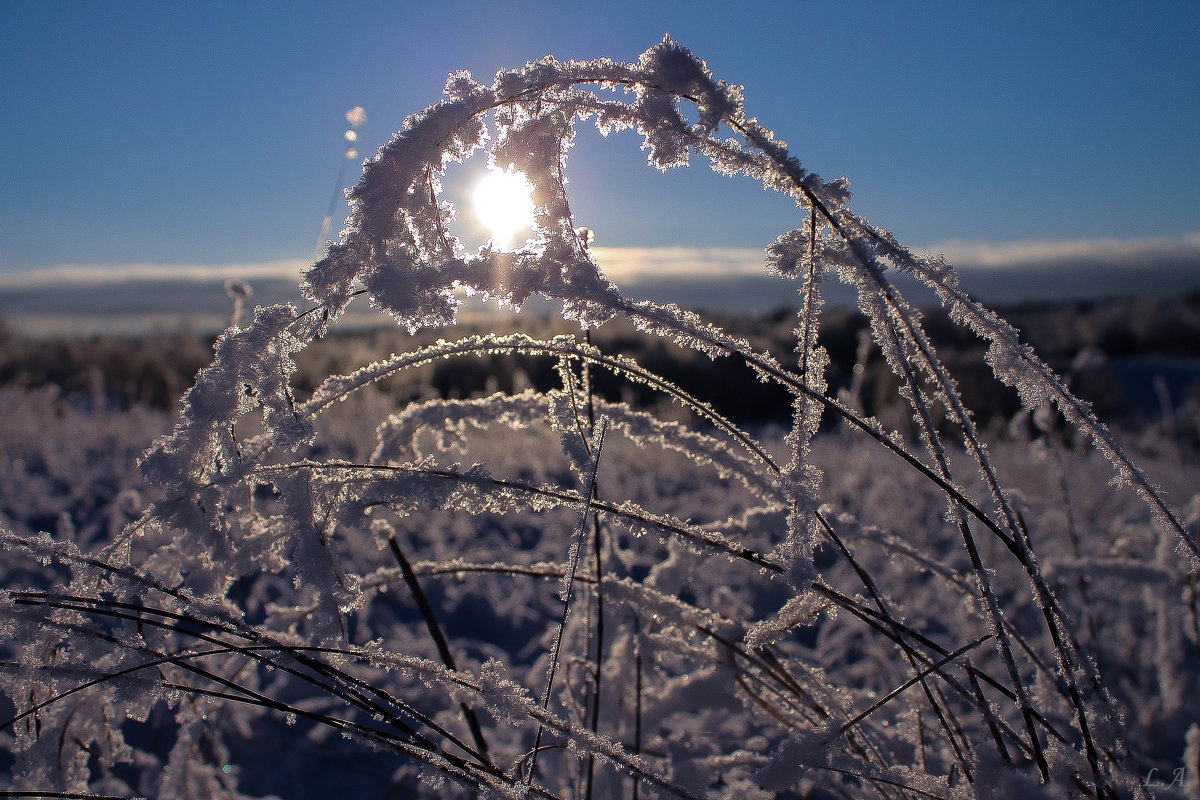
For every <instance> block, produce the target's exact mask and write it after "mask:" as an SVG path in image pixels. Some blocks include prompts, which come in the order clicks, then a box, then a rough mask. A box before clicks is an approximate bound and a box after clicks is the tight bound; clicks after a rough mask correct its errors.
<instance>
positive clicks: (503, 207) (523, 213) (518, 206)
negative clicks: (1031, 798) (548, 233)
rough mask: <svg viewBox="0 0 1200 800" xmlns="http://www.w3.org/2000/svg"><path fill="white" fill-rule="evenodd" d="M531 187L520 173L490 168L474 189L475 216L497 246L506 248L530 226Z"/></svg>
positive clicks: (532, 220) (531, 208) (532, 219)
mask: <svg viewBox="0 0 1200 800" xmlns="http://www.w3.org/2000/svg"><path fill="white" fill-rule="evenodd" d="M532 193H533V186H532V185H531V184H530V183H529V180H528V179H527V178H526V177H525V175H524V174H523V173H521V172H510V171H505V170H500V169H497V168H494V167H493V168H489V170H488V172H487V174H486V175H484V176H483V178H481V179H480V181H479V183H478V184H476V186H475V195H474V201H475V216H476V217H477V218H478V219H479V221H480V222H481V223H482V224H483V226H484V227H485V228H487V229H488V230H489V231H491V233H492V241H493V242H494V243H495V245H496V246H497V247H507V246H508V245H509V244H510V243H511V242H512V238H513V236H514V235H516V233H517V232H518V231H521V230H523V229H525V228H528V227H529V226H531V225H532V224H533V222H534V217H533V197H532V196H531V195H532Z"/></svg>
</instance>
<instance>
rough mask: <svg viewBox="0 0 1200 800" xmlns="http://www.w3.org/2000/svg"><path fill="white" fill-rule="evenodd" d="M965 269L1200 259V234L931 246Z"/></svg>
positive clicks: (1147, 262) (1129, 265) (956, 243)
mask: <svg viewBox="0 0 1200 800" xmlns="http://www.w3.org/2000/svg"><path fill="white" fill-rule="evenodd" d="M927 249H928V250H930V251H932V252H935V253H943V254H945V256H946V260H947V261H948V262H950V263H951V264H953V265H954V266H956V267H961V268H964V269H970V268H988V269H1004V268H1012V267H1030V266H1038V265H1050V264H1055V263H1068V262H1074V263H1079V262H1094V263H1102V264H1110V265H1113V266H1127V267H1130V268H1136V267H1139V266H1147V265H1153V264H1155V263H1161V262H1163V261H1165V260H1171V261H1180V260H1188V261H1192V260H1200V233H1191V234H1187V235H1184V236H1179V237H1170V238H1169V237H1146V238H1140V239H1115V238H1112V239H1109V238H1102V239H1071V240H1065V241H1051V240H1033V241H1023V242H966V241H954V240H951V241H947V242H943V243H941V244H938V245H934V246H932V247H929V248H927Z"/></svg>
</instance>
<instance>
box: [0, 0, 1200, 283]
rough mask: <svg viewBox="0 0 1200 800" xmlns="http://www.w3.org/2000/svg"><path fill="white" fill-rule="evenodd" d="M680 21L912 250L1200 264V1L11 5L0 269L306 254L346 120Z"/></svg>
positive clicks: (597, 205)
mask: <svg viewBox="0 0 1200 800" xmlns="http://www.w3.org/2000/svg"><path fill="white" fill-rule="evenodd" d="M665 32H670V34H671V35H672V37H673V38H675V39H676V40H678V41H680V42H681V43H683V44H684V45H686V46H687V47H689V48H691V49H692V50H693V51H694V52H696V53H697V54H698V55H699V56H701V57H702V58H704V59H706V60H707V62H708V64H709V67H710V68H711V69H712V70H713V72H714V73H715V74H716V76H717V77H718V78H722V79H725V80H728V81H730V82H733V83H741V84H744V85H745V86H746V99H747V107H748V109H749V110H750V111H751V112H752V113H754V114H756V115H757V116H758V117H759V118H760V120H761V121H762V122H763V123H764V124H765V125H767V127H769V128H771V129H773V130H774V131H776V133H777V134H778V135H779V136H781V137H782V138H784V139H786V140H787V141H788V142H789V144H790V146H791V148H792V151H793V153H794V154H795V155H797V156H798V157H799V158H800V160H801V161H802V162H803V163H804V164H805V166H806V167H808V168H809V169H811V170H813V171H815V172H818V173H820V174H821V175H822V176H824V177H835V176H839V175H845V176H848V177H849V178H850V180H851V184H852V189H853V190H854V193H855V207H856V208H857V210H858V211H859V212H860V213H863V214H865V215H866V216H867V217H868V218H870V219H871V220H872V221H873V222H875V223H877V224H880V225H883V226H884V227H887V228H889V229H891V230H892V231H893V232H894V233H895V234H896V235H897V236H899V237H900V238H901V240H903V241H905V242H907V243H909V244H911V245H913V246H916V247H918V248H921V247H932V248H935V249H945V250H947V252H948V253H949V254H950V255H951V256H952V257H953V256H954V255H955V253H959V254H967V255H966V258H968V259H970V258H973V257H974V256H971V255H970V254H971V253H975V254H978V253H980V252H989V253H992V254H995V253H1001V252H1010V253H1017V254H1018V255H1017V256H1013V258H1019V256H1020V254H1021V253H1024V252H1025V251H1023V250H1022V249H1021V246H1022V243H1026V244H1028V246H1029V248H1032V251H1037V252H1044V251H1045V250H1046V248H1051V249H1053V247H1058V248H1059V249H1060V250H1061V248H1063V247H1068V249H1069V247H1072V246H1073V247H1076V248H1077V249H1079V250H1080V252H1107V251H1108V250H1111V248H1108V246H1107V245H1106V244H1105V243H1106V242H1107V243H1109V244H1110V245H1111V244H1112V240H1119V242H1120V244H1121V246H1122V247H1125V248H1126V249H1128V248H1129V247H1133V248H1134V249H1135V250H1136V249H1137V243H1138V242H1148V243H1152V244H1153V245H1154V246H1155V247H1160V248H1161V247H1168V248H1170V247H1172V246H1175V245H1177V246H1178V247H1179V248H1182V249H1183V250H1184V251H1187V252H1188V253H1193V252H1194V251H1200V241H1197V238H1196V236H1195V234H1196V233H1197V232H1198V231H1200V144H1198V143H1200V45H1197V42H1200V3H1197V2H1195V0H1184V1H1182V2H1172V1H1166V0H1164V1H1163V2H1154V3H1148V4H1139V5H1135V4H1132V3H1108V2H1086V3H1085V2H1069V3H1068V2H1002V3H1001V2H996V3H983V2H980V3H976V2H970V3H964V2H913V3H892V2H886V3H885V2H858V3H830V2H807V0H793V1H792V2H764V3H758V4H754V5H752V6H747V7H745V8H744V9H743V10H737V9H735V7H734V6H733V5H732V4H729V3H725V2H723V3H715V2H688V3H683V2H680V3H667V2H659V3H655V2H646V1H643V2H626V1H625V0H619V1H618V2H608V3H605V4H603V5H596V4H562V3H549V2H525V3H521V2H515V3H497V2H453V1H452V0H450V1H448V2H441V3H408V2H390V3H385V2H339V3H316V2H289V3H257V2H236V3H235V2H209V3H187V4H185V3H173V2H159V3H149V2H103V3H101V2H95V3H83V2H70V3H68V2H60V1H58V0H38V2H26V1H25V0H9V1H8V2H6V3H5V5H4V24H3V31H2V32H0V74H2V75H3V76H4V80H3V81H2V82H0V120H2V122H3V124H2V125H0V187H2V188H0V204H2V206H0V216H2V218H3V220H4V224H3V225H2V226H0V273H20V272H26V271H29V270H34V269H43V268H50V267H60V266H63V265H74V266H78V265H93V266H97V267H105V266H110V267H112V268H114V270H115V268H116V267H119V266H122V265H128V264H143V265H178V269H180V270H184V269H186V268H187V267H186V266H185V265H222V264H257V263H260V262H289V263H291V262H303V261H305V260H308V259H309V258H310V257H311V254H312V252H313V248H314V245H315V244H316V242H317V238H318V232H319V230H320V225H321V219H322V217H323V216H324V215H325V211H326V208H327V206H328V204H329V200H330V196H331V191H332V190H333V189H334V182H335V178H336V176H337V173H338V167H339V165H340V160H341V151H342V147H343V142H342V140H341V135H342V131H343V129H344V128H345V121H344V119H343V114H344V113H345V111H346V110H347V109H348V108H350V107H352V106H356V105H360V106H363V107H364V108H365V109H366V112H367V116H368V119H367V122H366V124H365V125H364V126H363V127H362V129H361V139H360V142H359V149H360V151H361V152H362V153H363V154H369V153H371V152H372V151H373V150H374V148H375V147H377V146H378V145H380V144H382V143H383V142H385V141H387V139H388V137H389V136H390V134H391V132H392V131H393V130H395V129H396V128H398V127H399V126H400V124H401V122H402V120H403V118H404V117H405V115H407V114H409V113H411V112H413V111H416V110H419V109H421V108H422V107H424V106H426V105H428V104H430V103H433V102H435V101H437V100H438V98H439V95H440V91H441V87H442V85H443V83H444V81H445V77H446V75H447V73H449V72H450V71H452V70H455V69H460V68H467V69H470V70H471V71H472V72H473V73H474V74H475V75H476V77H477V78H481V79H482V78H488V77H490V76H491V74H492V73H493V72H494V71H495V70H496V69H497V68H499V67H504V66H518V65H520V64H521V63H524V62H525V61H528V60H530V59H533V58H537V57H539V56H541V55H544V54H546V53H553V54H555V55H556V56H558V57H560V58H589V57H595V56H601V55H604V56H610V57H613V58H618V59H623V60H631V59H635V58H636V57H637V55H638V54H639V53H640V52H641V51H642V50H644V49H645V48H647V47H649V46H651V45H652V44H654V43H655V42H657V41H658V40H659V39H661V37H662V35H663V34H664V33H665ZM570 166H571V172H570V174H571V177H572V189H573V191H574V194H573V195H572V202H573V207H574V208H575V209H576V211H577V213H578V215H579V217H580V219H579V222H580V224H586V225H589V226H590V227H593V228H595V229H596V231H597V235H598V240H597V245H601V246H607V247H611V248H639V250H636V251H635V250H629V251H627V252H628V253H635V252H643V251H644V250H646V249H655V248H663V247H675V248H685V249H686V248H697V249H707V248H715V247H722V248H733V249H739V248H740V249H742V250H744V251H745V252H750V249H751V248H762V247H763V246H765V245H766V244H767V243H768V242H769V241H770V240H771V239H773V238H774V237H775V236H776V235H778V234H779V233H781V232H783V231H784V230H786V229H787V228H789V227H791V226H793V225H794V224H795V219H794V217H793V210H792V208H791V206H790V204H789V203H788V202H786V201H785V200H784V199H783V198H780V197H771V196H769V195H767V194H765V193H764V192H763V191H762V190H761V189H759V188H757V187H756V186H753V185H750V184H748V183H745V182H740V183H739V182H730V181H729V180H728V179H724V178H720V177H718V176H716V175H714V174H711V173H709V172H708V171H707V169H706V168H703V167H699V166H697V167H693V168H692V169H690V170H687V171H681V172H672V173H668V174H666V175H662V174H660V173H658V172H656V171H654V170H652V169H649V168H647V167H646V166H645V160H644V157H643V155H642V154H641V153H639V151H638V141H637V139H636V138H635V137H634V136H633V135H632V134H625V135H623V136H622V137H619V138H618V137H613V140H610V141H603V140H601V139H599V137H598V136H594V135H589V136H584V137H583V138H582V141H581V143H580V145H579V146H578V147H577V149H576V153H575V155H574V156H573V158H572V162H571V165H570ZM356 171H357V165H355V166H354V167H353V168H352V169H351V170H350V172H351V173H355V172H356ZM353 177H354V175H353V174H351V176H350V179H351V180H352V179H353ZM338 221H340V217H339V219H338V220H335V229H336V223H337V222H338ZM1173 243H1174V244H1173ZM1006 247H1007V248H1008V249H1007V250H1005V248H1006ZM972 248H974V249H972ZM988 248H991V249H990V250H989V249H988ZM1038 248H1041V250H1038ZM1106 248H1107V250H1106ZM739 252H741V251H739ZM1035 255H1036V253H1035ZM1185 260H1186V259H1185ZM998 263H1000V265H1001V266H1002V265H1003V263H1004V262H1003V259H1001V261H1000V262H998ZM1196 280H1197V281H1198V282H1200V271H1198V272H1197V274H1196Z"/></svg>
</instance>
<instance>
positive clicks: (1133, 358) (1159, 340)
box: [0, 290, 1200, 443]
mask: <svg viewBox="0 0 1200 800" xmlns="http://www.w3.org/2000/svg"><path fill="white" fill-rule="evenodd" d="M998 310H999V312H1000V314H1001V315H1002V316H1003V317H1005V318H1006V319H1008V320H1009V321H1010V322H1012V323H1013V324H1014V325H1015V326H1016V327H1017V328H1018V329H1019V330H1020V331H1021V334H1022V337H1023V339H1024V340H1025V341H1027V342H1028V343H1029V344H1032V345H1033V347H1034V348H1035V349H1036V350H1037V351H1038V352H1039V353H1040V354H1041V355H1042V357H1043V358H1044V359H1046V360H1047V361H1048V363H1049V364H1050V365H1051V366H1052V367H1053V368H1054V369H1055V370H1056V371H1057V372H1058V373H1059V374H1060V375H1063V376H1064V377H1066V378H1067V379H1068V381H1069V382H1070V383H1071V386H1072V388H1073V390H1075V391H1076V392H1077V393H1078V394H1080V395H1081V396H1082V397H1084V398H1085V399H1087V400H1089V401H1091V402H1092V403H1093V404H1094V406H1095V408H1096V411H1097V413H1098V414H1099V415H1100V417H1101V418H1102V419H1105V420H1106V421H1109V422H1111V423H1114V424H1117V425H1120V426H1122V427H1126V428H1144V427H1146V426H1148V425H1155V426H1162V425H1169V426H1170V428H1171V430H1169V431H1168V432H1169V433H1172V434H1173V435H1176V436H1178V437H1179V438H1180V439H1181V440H1186V441H1191V442H1193V443H1195V442H1196V441H1197V439H1198V438H1200V434H1198V432H1197V427H1198V424H1200V290H1198V291H1194V292H1191V293H1189V294H1186V295H1181V296H1178V297H1174V298H1169V299H1133V298H1127V299H1109V300H1087V301H1074V302H1054V303H1052V304H1051V303H1048V304H1025V305H1019V306H1011V307H1005V308H1000V309H998ZM497 316H500V317H502V318H503V324H502V323H497V321H496V317H497ZM926 316H927V321H928V329H929V332H930V334H931V336H932V337H933V339H934V342H935V344H936V345H937V346H938V348H939V352H940V354H941V357H942V359H943V360H944V361H945V362H946V364H947V365H948V366H949V367H950V369H951V371H952V373H953V374H954V375H955V376H956V378H957V379H958V381H959V383H960V386H961V388H962V391H963V393H964V395H965V399H966V400H967V403H968V404H969V405H970V407H972V408H974V409H975V410H976V413H977V415H978V421H979V422H980V423H982V424H985V425H988V424H1008V423H1009V422H1010V421H1011V420H1012V418H1013V417H1014V415H1015V414H1016V413H1017V412H1018V410H1019V404H1018V402H1017V398H1016V393H1015V392H1011V391H1009V390H1007V389H1006V388H1004V387H1000V386H998V385H997V384H996V383H995V381H994V380H993V379H992V378H991V375H990V370H989V368H988V367H987V365H986V364H985V363H984V361H983V359H982V355H983V351H984V347H983V345H982V344H981V343H980V341H979V340H978V339H976V338H974V337H973V336H972V335H971V334H970V333H969V332H967V331H964V330H962V329H960V328H958V327H957V326H955V325H953V324H951V323H950V321H949V320H948V319H946V318H945V316H944V314H942V312H941V311H940V310H931V311H927V312H926ZM710 317H712V319H713V320H714V322H716V323H717V324H719V325H721V326H722V327H724V328H725V329H726V330H729V331H731V332H733V333H735V334H737V335H741V336H744V337H746V338H748V339H749V340H750V341H751V342H752V343H753V344H754V345H755V347H757V348H759V349H762V350H766V351H769V352H770V353H772V354H773V355H774V356H775V357H776V358H778V359H779V360H780V361H782V362H784V363H788V362H789V361H791V360H794V356H793V354H792V352H791V346H792V345H791V343H792V342H793V341H794V336H793V334H792V326H793V320H794V312H793V311H792V310H790V309H782V308H781V309H779V310H777V311H774V312H769V313H764V314H758V315H747V314H743V315H721V314H716V315H710ZM472 319H476V318H473V317H470V316H468V317H467V319H466V321H465V322H463V323H462V324H460V325H459V326H458V327H457V328H455V329H451V330H440V331H432V332H422V333H420V334H418V335H417V336H409V335H408V334H406V333H405V332H404V331H402V330H400V329H398V328H395V327H390V326H382V327H371V328H355V329H347V330H337V329H335V331H334V332H333V333H331V335H330V336H328V337H327V338H326V339H324V340H321V341H318V342H315V343H314V344H313V345H311V346H309V347H308V348H307V349H306V350H305V351H304V352H303V353H302V354H301V356H300V361H299V368H298V371H297V374H296V376H295V379H294V384H295V388H296V390H297V392H298V393H300V394H301V395H304V394H306V393H307V392H310V391H311V390H312V389H313V388H315V386H316V384H317V382H318V381H319V380H321V379H322V378H323V377H325V376H327V375H330V374H337V373H341V372H346V371H350V370H353V369H354V368H356V367H357V366H360V365H363V364H366V363H370V362H371V361H374V360H378V359H381V358H385V357H387V356H388V355H389V354H391V353H393V352H405V351H407V350H411V349H412V348H413V347H415V346H418V345H420V344H422V343H424V342H429V341H432V340H434V339H436V338H438V337H443V338H454V337H458V336H462V335H468V334H471V333H482V332H486V331H489V330H501V329H503V328H504V327H505V325H508V326H509V327H510V329H511V330H521V331H522V332H524V333H527V334H529V335H531V336H535V337H545V336H550V335H553V334H556V333H575V334H579V331H578V328H572V327H571V326H569V325H567V324H565V323H563V322H562V321H561V320H558V319H557V318H554V317H550V316H546V315H542V314H536V313H526V314H521V315H519V316H518V315H512V314H509V315H496V314H493V315H491V316H489V317H488V318H487V319H486V320H483V319H476V321H474V322H473V321H472ZM865 324H866V321H865V318H864V317H863V316H862V315H861V314H860V313H859V312H858V311H857V310H855V309H850V308H836V307H835V308H830V309H828V310H827V311H826V313H825V314H824V321H823V325H822V331H821V341H822V343H823V344H824V346H825V347H826V349H827V350H828V352H829V357H830V361H831V363H830V367H829V370H828V378H829V383H830V387H831V390H832V391H834V392H835V393H836V392H841V393H842V395H843V397H844V398H846V399H847V400H848V401H849V402H852V403H853V404H855V405H856V406H858V407H860V408H861V409H862V410H864V411H866V412H867V413H869V414H873V415H876V416H879V417H880V418H881V420H882V421H883V422H884V424H885V425H888V426H890V427H897V428H901V429H903V428H905V427H906V425H907V424H908V421H907V419H906V418H905V417H906V413H905V412H904V411H903V410H902V409H901V408H900V407H899V406H895V407H893V403H894V398H896V384H895V378H894V376H892V374H891V371H890V370H889V369H888V368H887V365H886V364H884V363H883V361H882V358H881V356H880V354H879V352H878V350H877V349H875V348H874V347H872V346H871V345H870V344H869V342H868V337H866V336H865V335H864V329H865ZM214 339H215V335H213V334H206V333H202V332H198V331H196V330H193V329H190V328H188V327H187V326H186V325H185V326H182V327H179V328H177V329H175V330H173V331H164V330H157V331H149V332H146V333H142V334H128V333H123V334H116V333H113V334H96V335H90V336H74V337H73V336H64V335H58V336H54V337H31V336H25V335H22V334H21V333H20V332H19V331H18V330H17V329H16V328H15V326H11V325H4V324H3V323H0V387H11V388H17V389H27V390H35V389H43V388H45V387H50V389H51V391H52V392H53V393H54V395H55V396H56V397H57V398H58V401H59V402H64V403H69V404H73V405H76V406H83V407H88V408H92V409H100V408H103V409H107V410H113V411H116V410H126V409H131V408H136V407H144V408H151V409H162V410H170V409H172V408H173V407H174V405H175V404H176V403H177V401H178V399H179V398H180V397H181V396H182V395H183V393H184V392H185V391H186V390H187V389H188V387H190V386H191V384H192V381H193V378H194V376H195V374H196V372H197V370H199V369H201V368H202V367H204V366H205V365H207V364H208V362H209V361H210V360H211V357H212V343H213V340H214ZM592 340H593V342H594V343H595V344H596V345H597V346H598V347H600V348H601V349H602V350H604V351H606V352H609V353H623V354H627V355H631V356H634V357H635V358H636V359H637V360H638V361H639V362H640V363H641V364H643V365H644V366H646V367H648V368H649V369H651V370H654V371H657V372H659V373H660V374H662V375H663V376H664V377H666V378H668V379H670V380H671V381H673V382H675V383H677V384H678V385H680V386H682V387H683V388H685V389H689V390H691V391H693V392H694V393H696V394H698V395H702V396H704V397H706V398H708V399H710V401H711V402H712V404H713V405H714V406H716V408H717V409H718V410H719V411H721V412H722V413H723V414H725V415H727V416H729V417H731V418H733V419H736V420H740V421H744V422H747V423H753V422H761V421H769V420H780V419H786V418H787V417H789V416H790V413H791V410H790V406H789V400H788V398H787V396H786V394H785V393H784V392H782V391H780V390H779V389H778V387H775V386H773V385H768V384H764V383H761V382H760V381H758V380H748V377H749V375H748V374H747V371H746V370H745V369H744V368H743V367H741V366H739V365H738V364H736V363H734V362H733V360H732V359H729V360H726V359H717V360H715V361H714V360H709V359H707V358H705V357H703V356H700V355H697V354H695V353H693V352H690V351H683V350H680V349H679V348H676V347H675V346H673V345H672V344H670V343H668V342H663V341H661V340H658V339H656V338H654V337H647V336H644V335H642V334H640V333H639V332H637V331H636V330H634V329H633V328H632V327H630V326H629V325H628V324H624V323H622V322H620V321H614V322H612V323H609V324H606V325H604V326H603V327H601V328H600V329H598V330H596V331H594V332H593V334H592ZM557 381H558V378H557V375H556V373H555V365H554V363H553V362H552V361H550V360H548V359H534V358H521V357H514V356H491V357H486V358H471V359H457V360H450V361H441V362H438V363H437V364H436V365H430V366H428V367H425V368H423V369H421V370H417V371H412V372H406V374H405V378H404V382H403V383H391V384H388V383H385V384H384V385H383V386H382V387H381V389H382V390H383V391H384V392H386V393H388V394H391V395H392V396H393V397H394V399H395V401H396V402H398V403H403V402H407V401H410V400H412V399H416V398H420V397H428V396H441V397H470V396H476V395H481V394H486V393H490V392H494V391H498V390H503V391H513V390H518V391H519V390H520V389H521V388H523V387H525V386H533V387H536V388H539V389H545V388H548V387H550V386H553V385H556V384H557ZM595 382H596V387H597V389H598V391H599V392H600V393H601V394H603V395H605V396H607V397H610V398H612V399H624V400H628V401H630V402H632V403H634V404H635V405H641V406H645V405H648V404H652V403H655V402H659V399H658V398H657V397H656V396H654V395H653V394H652V392H651V391H650V390H649V389H647V388H646V387H641V386H636V385H631V384H629V383H628V382H625V381H622V380H619V379H617V378H615V377H613V376H611V375H608V374H606V373H598V374H597V375H596V376H595Z"/></svg>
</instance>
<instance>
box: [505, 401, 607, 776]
mask: <svg viewBox="0 0 1200 800" xmlns="http://www.w3.org/2000/svg"><path fill="white" fill-rule="evenodd" d="M607 427H608V419H607V418H605V417H601V418H600V420H599V422H597V423H596V427H595V428H594V429H593V430H592V438H591V442H590V444H589V446H588V448H587V449H588V454H589V456H590V459H591V460H590V462H589V464H588V474H587V479H586V480H585V481H584V486H583V488H582V491H581V492H580V496H581V497H582V498H583V505H582V508H581V509H580V512H579V520H578V522H577V523H576V525H575V535H574V537H573V538H572V541H571V548H570V551H569V552H568V555H567V561H568V564H569V566H568V569H567V574H566V575H565V576H564V578H563V598H562V600H563V608H562V617H561V618H560V619H559V621H558V631H557V633H556V634H555V636H554V646H553V647H552V648H551V650H550V666H549V668H548V672H547V675H546V688H545V690H544V691H543V692H542V710H543V711H545V710H548V709H549V708H550V692H551V691H552V690H553V688H554V676H555V673H556V672H557V671H558V662H559V651H560V650H561V648H562V642H563V635H564V634H565V632H566V629H567V617H568V616H569V614H570V612H571V595H572V590H573V589H574V587H575V572H576V570H577V569H578V568H579V558H580V556H581V554H582V550H583V541H584V534H585V532H586V530H587V520H588V515H589V514H590V513H591V511H592V507H591V500H590V498H591V497H592V493H593V492H594V491H595V489H596V472H597V471H598V470H599V469H600V454H601V452H602V451H603V449H604V432H605V430H606V428H607ZM597 580H599V576H597ZM542 730H543V726H542V725H538V731H537V735H536V736H535V737H534V741H533V755H532V756H531V758H530V761H529V773H528V775H527V776H526V779H525V780H526V785H530V784H532V783H533V781H534V780H535V778H536V775H537V759H538V752H539V751H540V749H541V742H542Z"/></svg>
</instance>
